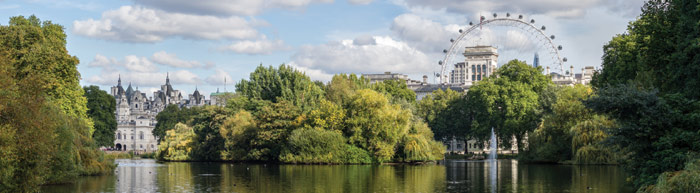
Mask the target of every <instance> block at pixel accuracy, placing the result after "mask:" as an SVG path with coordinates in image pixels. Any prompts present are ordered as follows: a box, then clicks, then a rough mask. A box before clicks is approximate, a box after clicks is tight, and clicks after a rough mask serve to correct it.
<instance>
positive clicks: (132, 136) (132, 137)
mask: <svg viewBox="0 0 700 193" xmlns="http://www.w3.org/2000/svg"><path fill="white" fill-rule="evenodd" d="M131 139H134V135H131ZM131 148H133V146H132V147H131Z"/></svg>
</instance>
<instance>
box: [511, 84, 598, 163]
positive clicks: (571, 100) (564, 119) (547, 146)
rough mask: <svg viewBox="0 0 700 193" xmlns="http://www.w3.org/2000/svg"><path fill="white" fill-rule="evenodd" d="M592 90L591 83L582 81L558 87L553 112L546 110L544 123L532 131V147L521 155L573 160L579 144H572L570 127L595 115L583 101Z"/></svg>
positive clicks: (529, 159)
mask: <svg viewBox="0 0 700 193" xmlns="http://www.w3.org/2000/svg"><path fill="white" fill-rule="evenodd" d="M592 92H593V91H592V89H591V88H590V87H588V86H584V85H580V84H576V85H574V86H573V87H568V86H565V87H559V88H557V89H556V91H555V95H556V96H555V98H556V102H555V103H554V104H553V105H552V107H551V109H552V110H551V111H552V112H551V113H546V114H545V115H544V117H543V121H542V123H541V124H540V125H539V127H538V128H537V129H536V130H535V131H534V132H532V133H531V135H530V136H529V139H528V147H529V148H528V150H527V151H525V152H524V153H523V155H521V158H523V159H524V160H528V161H534V162H560V161H565V160H571V159H572V158H573V155H574V154H575V152H576V149H578V148H572V147H571V144H572V133H571V131H570V130H571V129H572V127H573V126H574V125H576V124H578V123H579V122H581V121H584V120H587V119H590V118H591V117H592V115H593V114H592V113H591V112H590V110H589V109H588V108H586V107H585V106H584V105H583V103H582V100H585V99H587V98H588V97H589V96H590V95H591V93H592Z"/></svg>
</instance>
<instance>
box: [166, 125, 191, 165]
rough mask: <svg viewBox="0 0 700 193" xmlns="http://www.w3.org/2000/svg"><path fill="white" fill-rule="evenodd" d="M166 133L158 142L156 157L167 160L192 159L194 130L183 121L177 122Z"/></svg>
mask: <svg viewBox="0 0 700 193" xmlns="http://www.w3.org/2000/svg"><path fill="white" fill-rule="evenodd" d="M166 133H167V134H166V135H165V137H163V140H162V142H161V143H160V144H158V151H157V152H156V158H158V159H159V160H169V161H190V160H192V154H193V153H194V152H193V151H194V150H195V138H196V135H195V133H194V130H193V129H192V128H191V127H189V126H187V125H185V124H183V123H178V124H176V125H175V128H173V129H170V130H168V131H166Z"/></svg>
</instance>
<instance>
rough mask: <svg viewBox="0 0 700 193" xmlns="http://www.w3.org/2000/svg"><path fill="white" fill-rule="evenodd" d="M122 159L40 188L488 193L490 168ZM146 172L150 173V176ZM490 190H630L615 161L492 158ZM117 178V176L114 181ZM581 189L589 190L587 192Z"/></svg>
mask: <svg viewBox="0 0 700 193" xmlns="http://www.w3.org/2000/svg"><path fill="white" fill-rule="evenodd" d="M135 161H140V164H134V163H132V164H121V165H120V167H119V168H118V169H117V171H118V174H117V175H115V176H96V177H82V178H80V179H78V180H77V181H75V183H74V184H68V185H59V186H51V187H50V188H42V191H43V192H130V191H133V192H156V191H157V192H299V193H301V192H303V193H306V192H490V190H492V188H491V187H490V186H491V182H492V180H491V179H489V177H490V173H489V172H490V168H489V165H488V164H487V163H485V162H452V161H448V162H447V163H445V165H274V164H267V165H263V164H231V163H201V162H180V163H177V162H173V163H164V164H156V163H155V162H153V160H135ZM149 172H151V173H149ZM497 174H498V175H497V187H498V188H497V192H561V191H566V190H568V191H570V192H633V191H634V189H632V187H631V186H630V185H629V184H626V182H625V174H624V173H623V172H622V169H620V168H619V167H617V166H590V165H589V166H571V165H537V164H518V163H517V161H511V160H499V165H498V173H497ZM117 180H119V181H117ZM587 187H591V188H592V189H591V190H588V189H587Z"/></svg>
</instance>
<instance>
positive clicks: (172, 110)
mask: <svg viewBox="0 0 700 193" xmlns="http://www.w3.org/2000/svg"><path fill="white" fill-rule="evenodd" d="M199 111H200V108H199V107H192V108H183V109H180V108H179V107H178V106H177V105H174V104H173V105H168V106H166V107H165V109H163V111H161V112H160V113H158V115H156V120H158V122H157V123H156V126H155V128H153V131H152V132H153V136H154V137H156V139H158V142H159V143H160V142H161V141H163V139H164V137H165V135H166V132H167V131H168V130H169V129H172V128H175V125H176V124H177V123H186V122H187V121H188V120H189V119H190V118H191V117H192V116H194V115H196V114H198V113H199Z"/></svg>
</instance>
